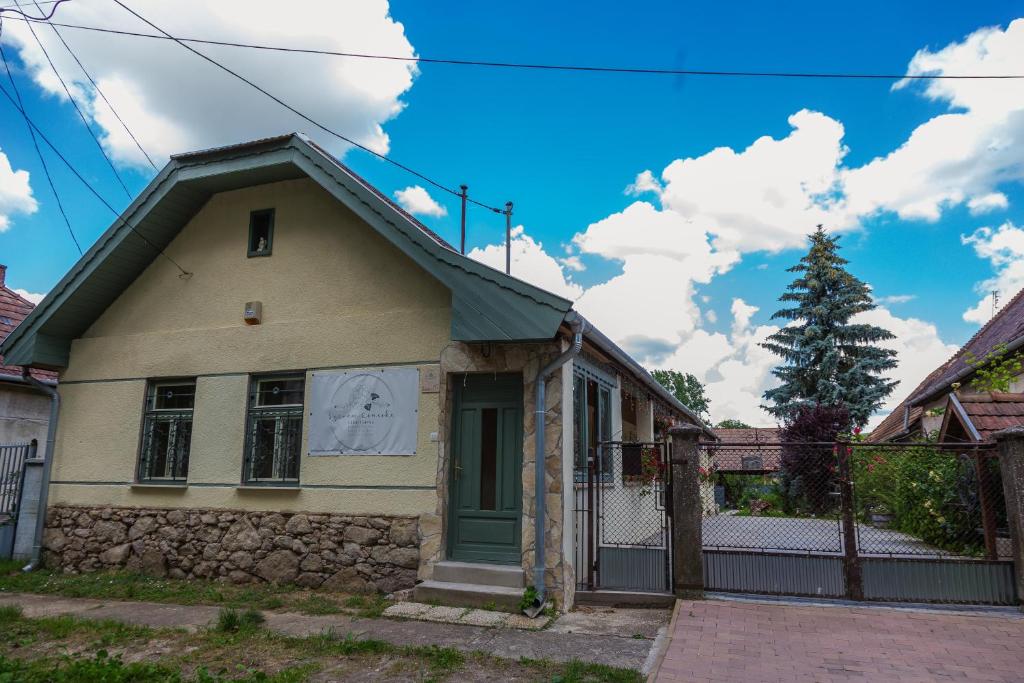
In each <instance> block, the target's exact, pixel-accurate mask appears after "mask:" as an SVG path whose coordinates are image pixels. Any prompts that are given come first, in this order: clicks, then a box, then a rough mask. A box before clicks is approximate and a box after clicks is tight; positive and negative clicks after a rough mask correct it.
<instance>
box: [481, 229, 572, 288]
mask: <svg viewBox="0 0 1024 683" xmlns="http://www.w3.org/2000/svg"><path fill="white" fill-rule="evenodd" d="M511 247H512V249H511V251H512V275H513V276H514V277H517V278H519V279H520V280H525V281H526V282H529V283H531V284H534V285H537V286H538V287H541V288H542V289H546V290H548V291H549V292H552V293H554V294H557V295H559V296H562V297H565V298H566V299H570V300H573V301H575V300H576V299H578V298H579V296H580V294H582V293H583V288H582V287H580V286H579V285H577V284H575V283H574V282H572V280H571V279H569V278H566V277H565V273H564V272H563V270H562V267H561V266H560V265H559V263H558V260H557V259H555V258H553V257H552V256H549V255H548V253H547V252H545V251H544V245H543V244H541V243H540V242H536V241H534V239H533V238H532V237H530V236H529V235H527V234H526V230H525V229H524V228H523V226H521V225H519V226H516V227H514V228H512V245H511ZM467 256H469V258H471V259H475V260H477V261H479V262H480V263H483V264H486V265H488V266H490V267H492V268H494V269H495V270H500V271H502V272H504V270H505V245H504V244H489V245H487V246H485V247H483V248H479V247H478V248H475V249H472V250H471V251H470V252H469V254H467Z"/></svg>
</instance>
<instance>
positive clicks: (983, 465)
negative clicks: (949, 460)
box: [973, 448, 999, 560]
mask: <svg viewBox="0 0 1024 683" xmlns="http://www.w3.org/2000/svg"><path fill="white" fill-rule="evenodd" d="M973 460H974V471H975V473H976V474H977V477H978V504H979V507H980V508H981V530H982V535H983V536H984V538H985V557H986V558H988V559H989V560H998V559H999V548H998V547H997V545H996V511H995V509H994V508H993V507H992V498H991V496H990V495H989V491H991V490H992V473H991V471H990V470H989V467H988V463H987V462H986V458H985V454H984V452H982V451H980V450H978V449H977V448H976V449H974V458H973Z"/></svg>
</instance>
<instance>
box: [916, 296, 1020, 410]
mask: <svg viewBox="0 0 1024 683" xmlns="http://www.w3.org/2000/svg"><path fill="white" fill-rule="evenodd" d="M1022 343H1024V289H1021V290H1020V291H1019V292H1017V294H1016V296H1014V297H1013V298H1012V299H1010V301H1009V303H1007V304H1006V305H1005V306H1003V307H1002V308H1001V309H999V312H998V313H996V314H995V315H994V316H993V317H992V319H991V320H989V321H988V322H987V323H985V324H984V325H983V326H982V327H981V329H980V330H978V331H977V332H975V334H974V336H973V337H971V338H970V339H969V340H968V341H967V343H966V344H964V345H963V347H961V349H960V350H959V351H957V352H956V354H954V356H953V357H952V358H950V359H949V360H948V361H946V362H945V363H944V364H943V365H942V366H940V367H939V369H938V370H937V371H936V372H935V373H933V374H932V375H929V377H928V381H927V382H925V383H923V386H921V387H918V389H916V390H915V391H914V393H913V394H911V396H910V399H909V400H910V402H911V403H912V404H914V405H917V404H920V403H922V402H924V401H927V400H929V399H931V398H935V397H937V396H939V395H940V394H942V393H944V392H946V391H948V390H949V387H950V384H952V383H953V382H956V381H959V380H960V379H961V378H962V377H963V376H964V375H965V374H969V373H970V372H971V371H972V369H973V368H971V366H970V364H968V363H967V359H966V356H967V354H968V353H970V355H972V356H974V358H977V359H979V360H981V359H983V358H984V357H985V355H986V354H988V353H989V352H990V351H993V350H994V349H995V348H996V347H997V346H999V345H1000V344H1006V345H1007V347H1008V348H1009V349H1010V350H1011V351H1012V350H1013V349H1014V348H1016V347H1017V346H1019V345H1021V344H1022Z"/></svg>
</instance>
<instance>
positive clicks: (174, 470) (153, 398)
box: [138, 380, 196, 482]
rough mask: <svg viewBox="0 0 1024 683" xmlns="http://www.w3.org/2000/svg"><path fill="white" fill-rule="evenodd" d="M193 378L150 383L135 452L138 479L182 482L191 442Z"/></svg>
mask: <svg viewBox="0 0 1024 683" xmlns="http://www.w3.org/2000/svg"><path fill="white" fill-rule="evenodd" d="M195 400H196V382H195V380H174V381H166V382H151V383H150V385H149V387H148V388H147V390H146V410H145V418H144V420H143V424H142V449H141V452H140V454H139V472H138V480H139V481H140V482H185V481H186V480H187V479H188V456H189V449H190V447H191V443H192V411H193V409H194V408H195Z"/></svg>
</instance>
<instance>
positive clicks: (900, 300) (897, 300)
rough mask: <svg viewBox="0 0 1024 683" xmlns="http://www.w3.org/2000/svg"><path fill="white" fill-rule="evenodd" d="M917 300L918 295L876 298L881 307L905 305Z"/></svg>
mask: <svg viewBox="0 0 1024 683" xmlns="http://www.w3.org/2000/svg"><path fill="white" fill-rule="evenodd" d="M916 298H917V295H916V294H890V295H889V296H879V297H875V303H876V304H879V305H881V306H891V305H893V304H905V303H907V302H908V301H913V300H914V299H916Z"/></svg>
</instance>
